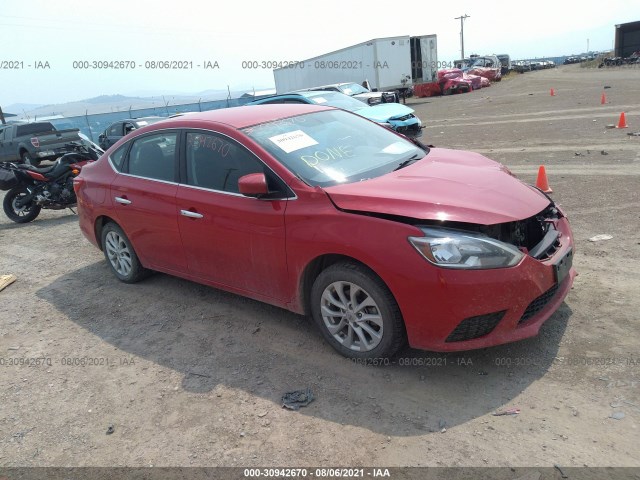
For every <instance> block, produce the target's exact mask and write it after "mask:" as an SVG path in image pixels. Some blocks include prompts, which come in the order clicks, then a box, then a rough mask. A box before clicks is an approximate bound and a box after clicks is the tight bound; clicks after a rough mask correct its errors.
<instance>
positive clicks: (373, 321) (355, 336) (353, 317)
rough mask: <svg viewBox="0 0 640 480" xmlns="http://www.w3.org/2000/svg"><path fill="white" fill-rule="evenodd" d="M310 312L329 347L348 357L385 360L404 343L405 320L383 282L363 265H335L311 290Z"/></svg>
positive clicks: (319, 277) (318, 279) (320, 277)
mask: <svg viewBox="0 0 640 480" xmlns="http://www.w3.org/2000/svg"><path fill="white" fill-rule="evenodd" d="M311 312H312V315H313V318H314V320H315V321H316V323H317V324H318V326H319V327H320V330H321V332H322V335H323V336H324V338H325V339H326V340H327V342H329V344H330V345H331V346H332V347H333V348H335V349H336V350H337V351H338V352H340V353H341V354H342V355H344V356H345V357H349V358H362V359H371V358H388V357H391V356H393V354H395V353H396V352H397V351H398V350H399V349H400V347H402V346H403V345H404V343H405V341H406V332H405V327H404V321H403V319H402V314H401V313H400V308H399V307H398V304H397V303H396V300H395V298H394V297H393V295H392V294H391V292H390V291H389V289H388V288H387V286H386V285H385V284H384V282H383V281H382V280H381V279H380V278H379V277H378V276H377V275H375V273H373V272H372V271H371V270H369V269H368V268H366V267H365V266H363V265H360V264H356V263H351V262H344V263H336V264H334V265H332V266H330V267H329V268H327V269H325V270H323V271H322V272H321V273H320V275H318V278H317V279H316V280H315V282H314V284H313V287H312V289H311Z"/></svg>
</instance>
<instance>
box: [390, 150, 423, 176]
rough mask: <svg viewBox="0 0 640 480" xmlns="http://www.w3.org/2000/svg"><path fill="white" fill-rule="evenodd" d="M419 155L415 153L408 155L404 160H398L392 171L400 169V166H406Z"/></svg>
mask: <svg viewBox="0 0 640 480" xmlns="http://www.w3.org/2000/svg"><path fill="white" fill-rule="evenodd" d="M419 156H420V155H419V154H417V153H415V154H413V155H412V156H411V157H409V158H407V159H406V160H404V161H402V162H400V163H399V164H398V166H397V167H396V168H394V169H393V171H394V172H395V171H396V170H400V169H401V168H404V167H406V166H407V165H409V164H410V163H413V162H415V161H416V160H418V157H419Z"/></svg>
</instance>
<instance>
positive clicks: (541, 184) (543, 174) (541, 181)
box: [536, 165, 553, 193]
mask: <svg viewBox="0 0 640 480" xmlns="http://www.w3.org/2000/svg"><path fill="white" fill-rule="evenodd" d="M536 187H538V188H539V189H540V190H542V191H543V192H544V193H553V190H551V187H550V186H549V182H548V180H547V171H546V170H545V168H544V165H540V168H539V169H538V179H537V180H536Z"/></svg>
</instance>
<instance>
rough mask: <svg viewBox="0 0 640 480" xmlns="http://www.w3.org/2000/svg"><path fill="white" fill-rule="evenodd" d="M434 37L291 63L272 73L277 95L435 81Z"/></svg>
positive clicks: (381, 41)
mask: <svg viewBox="0 0 640 480" xmlns="http://www.w3.org/2000/svg"><path fill="white" fill-rule="evenodd" d="M440 66H441V65H439V64H438V42H437V37H436V35H422V36H416V37H411V36H409V35H404V36H399V37H387V38H375V39H373V40H369V41H368V42H363V43H359V44H357V45H353V46H351V47H347V48H343V49H341V50H336V51H335V52H330V53H326V54H324V55H320V56H318V57H313V58H309V59H307V60H304V61H300V62H298V63H291V64H288V65H287V66H285V67H282V68H277V69H275V70H274V71H273V76H274V80H275V84H276V91H277V93H286V92H291V91H293V90H302V89H307V88H311V87H316V86H321V85H328V84H335V83H344V82H355V83H359V84H362V83H363V82H364V81H365V80H366V81H368V82H369V85H370V86H371V89H372V90H374V91H385V90H397V89H402V88H407V87H410V86H412V85H414V84H419V83H427V82H433V81H436V80H437V77H436V72H437V71H438V67H440Z"/></svg>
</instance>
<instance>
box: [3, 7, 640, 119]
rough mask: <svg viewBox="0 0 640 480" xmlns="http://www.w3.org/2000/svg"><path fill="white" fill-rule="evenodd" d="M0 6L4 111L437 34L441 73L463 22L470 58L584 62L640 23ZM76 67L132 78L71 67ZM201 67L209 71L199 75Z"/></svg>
mask: <svg viewBox="0 0 640 480" xmlns="http://www.w3.org/2000/svg"><path fill="white" fill-rule="evenodd" d="M0 5H1V8H0V45H2V53H0V106H2V105H11V104H15V103H28V104H56V103H64V102H69V101H75V100H81V99H85V98H91V97H95V96H99V95H116V94H121V95H134V96H137V95H139V96H151V95H171V94H173V95H176V94H193V93H196V92H202V91H205V90H212V89H226V88H227V86H229V88H230V89H231V90H232V91H237V90H243V89H251V88H256V89H261V88H268V87H271V86H273V73H272V71H271V70H270V69H266V68H265V69H262V68H259V69H248V68H243V65H242V62H246V61H252V62H253V61H257V62H262V61H279V62H281V61H294V60H303V59H307V58H310V57H314V56H317V55H320V54H323V53H327V52H331V51H333V50H338V49H341V48H344V47H347V46H349V45H353V44H356V43H361V42H364V41H366V40H371V39H373V38H381V37H389V36H397V35H412V36H413V35H427V34H436V35H437V36H438V60H439V61H445V62H448V61H452V60H455V59H457V58H459V57H460V21H459V20H455V19H454V18H455V17H459V16H460V15H465V14H466V15H469V18H467V20H466V21H465V26H464V39H465V53H466V54H467V56H468V54H470V53H477V54H481V55H482V54H491V53H508V54H510V55H511V58H512V59H517V58H535V57H547V56H549V57H551V56H559V55H565V54H566V55H569V54H573V53H582V52H584V51H586V50H587V41H588V44H589V49H590V50H594V51H599V50H608V49H611V48H612V47H613V39H614V30H615V25H616V24H619V23H626V22H631V21H637V20H640V0H626V1H624V0H609V1H607V2H605V3H602V2H587V1H584V0H580V1H578V0H566V1H563V2H559V1H557V0H553V1H551V0H536V1H535V2H493V1H484V2H478V1H477V0H476V1H473V2H471V1H466V0H458V1H456V2H426V1H423V0H418V1H413V2H401V3H397V2H390V1H384V2H382V1H373V0H369V1H353V0H339V1H338V0H324V1H323V2H321V3H317V2H315V5H316V6H313V7H312V6H311V4H307V3H306V2H304V1H303V0H296V1H291V0H272V1H265V0H261V1H257V0H243V1H241V2H237V1H236V2H210V1H198V0H180V1H179V2H170V3H169V2H167V3H164V2H160V1H151V0H133V1H132V0H126V1H125V0H110V1H108V2H95V1H93V2H91V1H86V0H82V1H79V0H55V1H51V0H48V1H41V0H20V1H10V0H2V1H1V2H0ZM398 5H399V7H398V8H395V7H396V6H398ZM452 5H453V6H452ZM164 60H170V61H183V62H191V64H189V63H186V65H192V68H188V69H182V70H171V71H167V70H158V69H153V68H145V65H147V63H146V62H153V61H156V62H158V61H164ZM84 61H87V62H93V61H107V62H114V61H122V62H130V63H129V65H131V64H134V65H136V67H135V69H133V70H132V69H130V68H129V69H124V70H116V69H99V70H88V69H82V68H78V67H79V66H80V65H82V64H78V63H76V64H75V65H74V62H84ZM207 62H209V63H208V65H210V66H212V67H213V68H209V69H205V68H204V66H205V65H207ZM215 62H217V67H216V63H215ZM121 65H126V64H121ZM149 65H150V64H149ZM197 65H200V67H198V66H197ZM9 66H13V67H17V68H7V67H9ZM36 67H41V68H36ZM74 67H75V68H74Z"/></svg>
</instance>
